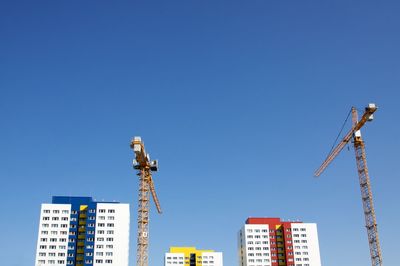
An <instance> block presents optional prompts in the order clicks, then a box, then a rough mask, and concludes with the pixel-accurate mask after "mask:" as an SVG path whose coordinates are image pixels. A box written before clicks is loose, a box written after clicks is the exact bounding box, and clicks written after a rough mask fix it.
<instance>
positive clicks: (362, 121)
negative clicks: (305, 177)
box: [314, 103, 378, 176]
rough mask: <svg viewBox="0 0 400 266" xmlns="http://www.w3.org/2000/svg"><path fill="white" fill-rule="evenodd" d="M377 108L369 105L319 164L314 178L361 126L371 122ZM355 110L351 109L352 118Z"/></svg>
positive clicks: (371, 104)
mask: <svg viewBox="0 0 400 266" xmlns="http://www.w3.org/2000/svg"><path fill="white" fill-rule="evenodd" d="M377 109H378V108H377V107H376V105H375V104H373V103H370V104H369V105H368V106H367V107H366V108H365V112H364V114H363V115H362V117H361V119H360V121H358V122H357V123H356V125H353V127H352V128H351V129H350V131H349V132H348V133H347V134H346V136H345V137H344V138H343V139H342V140H341V141H340V143H339V144H338V145H337V146H336V147H335V148H334V149H333V150H332V151H331V153H329V154H328V156H327V157H326V159H325V161H324V162H323V163H322V164H321V166H320V167H319V168H318V169H317V171H315V173H314V175H315V176H320V175H321V174H322V172H323V171H324V170H325V169H326V168H327V167H328V165H329V164H330V163H331V162H332V161H333V159H335V157H336V156H337V155H338V154H339V153H340V151H341V150H342V149H343V148H344V147H345V146H346V144H347V143H348V142H349V141H350V140H351V138H352V137H353V135H354V133H355V132H356V131H358V130H360V129H361V128H362V126H363V125H364V124H365V123H366V122H367V121H371V120H372V119H373V118H374V116H373V114H374V113H375V111H376V110H377ZM356 112H357V111H356V108H355V107H352V113H353V116H354V113H356Z"/></svg>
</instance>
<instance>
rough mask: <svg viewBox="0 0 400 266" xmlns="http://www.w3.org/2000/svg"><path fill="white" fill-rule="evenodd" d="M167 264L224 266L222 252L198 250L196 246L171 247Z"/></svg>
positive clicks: (166, 254) (167, 256)
mask: <svg viewBox="0 0 400 266" xmlns="http://www.w3.org/2000/svg"><path fill="white" fill-rule="evenodd" d="M164 265H165V266H174V265H177V266H179V265H182V266H223V259H222V252H215V251H214V250H197V249H196V248H195V247H170V249H169V252H168V253H165V258H164Z"/></svg>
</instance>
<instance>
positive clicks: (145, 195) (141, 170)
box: [130, 137, 161, 266]
mask: <svg viewBox="0 0 400 266" xmlns="http://www.w3.org/2000/svg"><path fill="white" fill-rule="evenodd" d="M130 146H131V148H132V149H133V151H134V153H135V159H134V160H133V168H134V169H135V170H138V173H137V175H138V176H139V204H138V233H137V266H148V265H149V256H148V246H149V212H150V204H149V202H150V193H151V195H152V197H153V200H154V203H155V205H156V208H157V212H158V213H161V206H160V202H159V200H158V197H157V193H156V190H155V188H154V182H153V177H152V172H156V171H158V161H157V160H153V161H152V160H150V155H149V154H148V153H146V150H145V147H144V143H143V142H142V139H141V138H140V137H134V138H133V140H132V141H131V145H130Z"/></svg>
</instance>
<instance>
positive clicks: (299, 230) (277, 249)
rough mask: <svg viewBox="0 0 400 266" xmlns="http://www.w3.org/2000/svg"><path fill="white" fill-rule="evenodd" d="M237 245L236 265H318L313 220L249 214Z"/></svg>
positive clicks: (317, 247)
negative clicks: (237, 257)
mask: <svg viewBox="0 0 400 266" xmlns="http://www.w3.org/2000/svg"><path fill="white" fill-rule="evenodd" d="M238 249H239V252H238V253H239V254H238V255H239V266H321V258H320V253H319V244H318V233H317V225H316V224H315V223H303V222H289V221H287V222H284V221H281V219H280V218H248V219H247V220H246V224H245V225H244V226H243V227H242V229H241V230H240V231H239V233H238Z"/></svg>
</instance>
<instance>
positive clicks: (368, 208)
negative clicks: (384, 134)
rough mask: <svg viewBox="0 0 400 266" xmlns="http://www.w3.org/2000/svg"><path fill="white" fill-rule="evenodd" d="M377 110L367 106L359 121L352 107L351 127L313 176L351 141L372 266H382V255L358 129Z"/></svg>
mask: <svg viewBox="0 0 400 266" xmlns="http://www.w3.org/2000/svg"><path fill="white" fill-rule="evenodd" d="M376 110H377V107H376V105H375V104H369V105H368V106H367V107H366V108H365V111H364V114H363V115H362V117H361V119H360V120H358V113H357V109H356V108H355V107H352V109H351V114H352V122H353V126H352V128H351V129H350V131H349V132H348V133H347V134H346V135H345V137H344V138H343V139H342V140H341V142H340V143H339V144H338V145H337V146H336V147H335V148H334V149H333V150H332V151H331V152H330V153H329V154H328V156H327V158H326V159H325V161H324V162H323V163H322V165H321V166H320V167H319V168H318V169H317V170H316V171H315V173H314V175H315V176H319V175H320V174H321V173H322V172H323V171H324V170H325V169H326V167H328V165H329V164H330V163H331V162H332V160H333V159H335V157H336V156H337V155H338V154H339V153H340V151H341V150H342V149H343V148H344V147H345V146H346V144H347V143H348V142H349V141H350V140H351V139H353V144H354V151H355V154H356V162H357V170H358V177H359V183H360V190H361V199H362V204H363V209H364V218H365V226H366V228H367V234H368V243H369V249H370V255H371V262H372V266H383V263H382V253H381V248H380V244H379V235H378V227H377V223H376V217H375V210H374V204H373V199H372V191H371V183H370V178H369V173H368V167H367V159H366V153H365V145H364V141H363V140H362V138H361V132H360V129H361V128H362V127H363V126H364V124H365V123H366V122H367V121H372V119H373V114H374V112H375V111H376Z"/></svg>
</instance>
